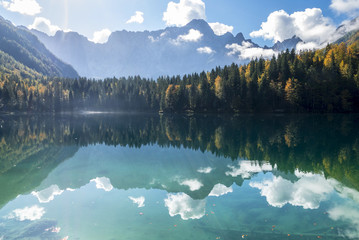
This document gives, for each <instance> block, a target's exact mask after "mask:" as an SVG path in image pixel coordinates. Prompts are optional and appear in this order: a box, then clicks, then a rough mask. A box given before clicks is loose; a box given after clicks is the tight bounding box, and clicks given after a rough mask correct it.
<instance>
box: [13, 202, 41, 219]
mask: <svg viewBox="0 0 359 240" xmlns="http://www.w3.org/2000/svg"><path fill="white" fill-rule="evenodd" d="M44 214H45V209H44V208H43V207H39V206H37V205H34V206H32V207H25V208H22V209H20V208H19V209H15V210H14V211H12V212H11V213H10V214H9V215H8V216H7V218H8V219H13V218H15V219H17V220H19V221H25V220H30V221H35V220H39V219H41V217H42V216H43V215H44Z"/></svg>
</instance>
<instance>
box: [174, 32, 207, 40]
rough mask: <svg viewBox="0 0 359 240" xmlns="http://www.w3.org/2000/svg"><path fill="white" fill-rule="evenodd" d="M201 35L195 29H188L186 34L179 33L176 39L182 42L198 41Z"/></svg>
mask: <svg viewBox="0 0 359 240" xmlns="http://www.w3.org/2000/svg"><path fill="white" fill-rule="evenodd" d="M202 37H203V34H202V33H201V32H200V31H198V30H195V29H190V30H189V31H188V34H184V35H179V36H178V38H177V40H178V41H183V42H198V41H199V40H200V39H201V38H202Z"/></svg>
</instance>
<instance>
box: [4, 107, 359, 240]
mask: <svg viewBox="0 0 359 240" xmlns="http://www.w3.org/2000/svg"><path fill="white" fill-rule="evenodd" d="M358 122H359V116H358V115H294V116H281V115H253V116H252V115H250V116H248V115H244V116H221V117H220V116H182V115H179V116H160V115H139V114H127V115H121V114H91V115H85V114H78V115H58V116H51V115H43V116H31V115H30V116H24V115H22V116H0V239H1V240H5V239H86V240H88V239H126V240H128V239H259V240H262V239H359V230H358V229H359V192H358V190H359V126H358Z"/></svg>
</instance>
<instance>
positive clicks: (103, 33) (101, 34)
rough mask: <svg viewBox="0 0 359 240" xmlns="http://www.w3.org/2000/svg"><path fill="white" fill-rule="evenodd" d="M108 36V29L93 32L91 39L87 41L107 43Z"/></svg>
mask: <svg viewBox="0 0 359 240" xmlns="http://www.w3.org/2000/svg"><path fill="white" fill-rule="evenodd" d="M110 35H111V31H110V29H107V28H105V29H102V30H100V31H97V32H94V33H93V37H92V39H89V40H90V41H91V42H94V43H105V42H107V40H108V38H109V36H110Z"/></svg>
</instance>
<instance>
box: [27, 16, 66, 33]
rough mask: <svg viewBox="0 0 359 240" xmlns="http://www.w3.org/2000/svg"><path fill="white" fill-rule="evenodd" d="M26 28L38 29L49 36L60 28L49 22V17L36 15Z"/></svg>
mask: <svg viewBox="0 0 359 240" xmlns="http://www.w3.org/2000/svg"><path fill="white" fill-rule="evenodd" d="M28 28H29V29H36V30H39V31H41V32H44V33H46V34H47V35H49V36H53V35H55V33H56V32H57V31H59V30H61V28H60V27H59V26H56V25H53V24H51V21H50V20H49V19H46V18H43V17H36V18H35V19H34V22H33V23H32V24H31V25H29V26H28Z"/></svg>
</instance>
